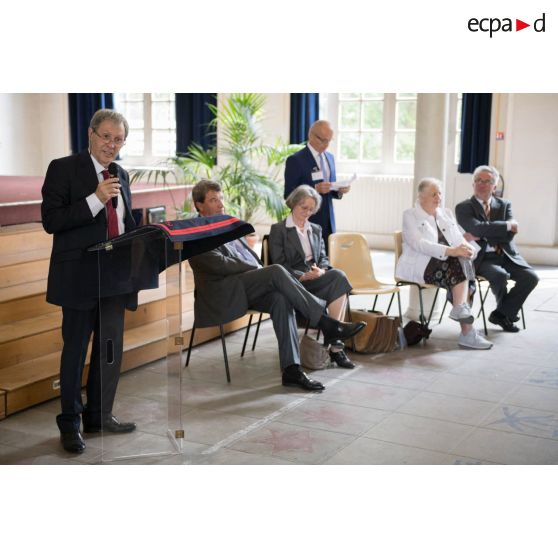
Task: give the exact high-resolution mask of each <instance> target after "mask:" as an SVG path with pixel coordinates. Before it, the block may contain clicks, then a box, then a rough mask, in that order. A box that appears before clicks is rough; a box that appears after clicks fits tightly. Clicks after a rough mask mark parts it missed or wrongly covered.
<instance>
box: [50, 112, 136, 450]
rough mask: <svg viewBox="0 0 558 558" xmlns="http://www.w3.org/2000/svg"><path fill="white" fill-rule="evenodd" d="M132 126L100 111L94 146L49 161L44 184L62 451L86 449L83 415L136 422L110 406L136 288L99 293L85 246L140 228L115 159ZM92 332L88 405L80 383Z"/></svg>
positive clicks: (107, 428)
mask: <svg viewBox="0 0 558 558" xmlns="http://www.w3.org/2000/svg"><path fill="white" fill-rule="evenodd" d="M128 129H129V128H128V123H127V122H126V119H125V118H124V116H122V115H121V114H119V113H118V112H115V111H112V110H107V109H102V110H99V111H97V112H96V113H95V114H94V115H93V117H92V119H91V123H90V127H89V130H88V134H89V149H88V150H86V151H82V152H81V153H78V154H77V155H70V156H69V157H63V158H61V159H55V160H54V161H52V162H51V163H50V165H49V167H48V170H47V173H46V177H45V182H44V185H43V189H42V195H43V203H42V205H41V215H42V221H43V227H44V229H45V230H46V232H47V233H49V234H53V235H54V239H53V245H52V254H51V259H50V268H49V273H48V287H47V295H46V299H47V302H50V303H51V304H56V305H58V306H61V307H62V340H63V348H62V356H61V361H60V402H61V406H62V411H61V413H60V414H59V415H58V416H57V417H56V422H57V424H58V428H59V430H60V439H61V442H62V445H63V447H64V449H65V450H66V451H69V452H73V453H81V452H83V450H84V449H85V442H84V440H83V437H82V435H81V432H80V419H82V420H83V430H84V432H100V431H101V430H102V431H103V432H115V433H124V432H131V431H132V430H134V429H135V427H136V425H135V424H134V423H123V422H120V421H119V420H118V419H117V418H116V417H114V416H113V414H112V406H113V402H114V397H115V394H116V387H117V385H118V378H119V376H120V365H121V362H122V345H123V341H122V339H123V330H124V310H125V308H128V309H130V310H135V309H136V308H137V293H133V294H123V295H116V296H108V297H105V298H98V287H97V278H98V273H99V272H98V269H97V259H96V257H94V256H92V255H91V254H90V253H88V252H87V248H88V247H89V246H92V245H93V244H96V243H99V242H104V241H106V240H108V239H110V238H113V237H115V236H118V235H119V234H122V233H124V232H126V231H129V230H131V229H133V228H134V227H135V222H134V219H133V217H132V200H131V194H130V187H129V178H128V173H127V172H126V171H125V170H124V169H122V168H121V167H119V166H118V165H116V164H115V163H114V160H115V159H116V157H117V156H118V153H119V151H120V149H121V148H122V146H123V145H124V144H125V142H126V137H127V136H128ZM100 316H102V328H100V327H99V326H100V323H99V318H100ZM91 333H93V345H92V351H91V359H90V365H89V377H88V380H87V388H86V391H87V405H86V406H84V405H83V404H82V399H81V383H82V374H83V368H84V365H85V357H86V354H87V347H88V344H89V339H90V337H91Z"/></svg>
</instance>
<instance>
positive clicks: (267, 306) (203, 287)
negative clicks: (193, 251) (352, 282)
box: [188, 180, 365, 391]
mask: <svg viewBox="0 0 558 558" xmlns="http://www.w3.org/2000/svg"><path fill="white" fill-rule="evenodd" d="M192 200H193V201H194V204H195V206H196V209H197V210H198V212H199V214H200V215H201V216H202V217H211V216H213V215H223V214H224V213H225V206H224V203H223V193H222V191H221V186H220V185H219V184H218V183H217V182H214V181H212V180H202V181H200V182H198V183H197V184H196V185H195V186H194V189H193V190H192ZM188 261H189V262H190V265H191V267H192V269H193V271H194V280H195V283H196V298H195V302H194V304H195V306H194V312H195V317H196V326H199V327H210V326H214V325H218V324H223V323H226V322H230V321H232V320H235V319H237V318H240V317H241V316H244V314H246V311H247V310H248V308H253V309H254V310H258V311H260V312H266V313H269V314H270V315H271V320H272V322H273V328H274V330H275V335H276V337H277V342H278V344H279V363H280V366H281V369H282V371H283V377H282V383H283V385H284V386H294V387H301V388H302V389H305V390H308V391H321V390H323V389H324V385H323V384H322V383H321V382H318V381H316V380H311V379H310V378H309V377H308V376H307V375H306V373H305V372H304V371H303V370H302V369H301V367H300V347H299V340H298V332H297V328H296V319H295V313H294V310H295V309H296V310H298V311H299V312H300V313H301V314H302V315H303V316H304V317H305V318H306V319H308V320H309V321H310V324H311V325H316V326H318V327H319V328H320V329H321V330H322V331H323V333H324V343H325V344H327V345H331V344H340V343H341V341H343V340H344V339H349V338H350V337H352V336H353V335H356V334H357V333H358V332H359V331H360V330H361V329H362V328H363V327H364V326H365V324H364V322H358V323H344V322H340V321H338V320H335V319H333V318H330V317H329V316H328V315H327V314H326V313H325V310H324V302H323V301H322V300H320V299H318V298H316V297H315V296H314V295H312V294H310V293H309V292H308V291H307V290H306V289H305V288H304V287H303V286H302V285H301V284H300V282H299V281H297V280H296V279H294V278H293V277H291V275H290V274H289V273H288V272H287V270H286V269H285V268H284V267H282V266H280V265H270V266H267V267H262V263H261V261H260V259H259V258H258V256H257V255H256V254H255V253H254V252H253V251H252V250H251V249H250V248H249V247H248V246H247V244H246V243H245V242H243V241H242V240H233V241H232V242H228V243H227V244H223V245H222V246H220V247H219V248H216V249H214V250H211V251H209V252H205V253H204V254H201V255H199V256H195V257H193V258H190V259H189V260H188Z"/></svg>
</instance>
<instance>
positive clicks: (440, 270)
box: [424, 256, 475, 291]
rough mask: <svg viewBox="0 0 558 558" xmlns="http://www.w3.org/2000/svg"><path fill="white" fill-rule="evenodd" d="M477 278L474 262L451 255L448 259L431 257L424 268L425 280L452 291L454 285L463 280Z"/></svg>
mask: <svg viewBox="0 0 558 558" xmlns="http://www.w3.org/2000/svg"><path fill="white" fill-rule="evenodd" d="M466 280H469V281H473V285H474V280H475V272H474V269H473V264H472V262H471V261H470V260H465V259H462V260H461V259H459V258H454V257H453V256H450V257H449V258H448V259H447V260H438V259H437V258H430V261H429V262H428V265H427V266H426V269H425V270H424V282H425V283H428V284H430V285H436V286H437V287H441V288H443V289H447V290H448V291H451V289H452V287H455V285H458V284H459V283H462V282H463V281H466Z"/></svg>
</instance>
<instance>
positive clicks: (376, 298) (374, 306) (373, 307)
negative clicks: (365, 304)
mask: <svg viewBox="0 0 558 558" xmlns="http://www.w3.org/2000/svg"><path fill="white" fill-rule="evenodd" d="M376 302H378V295H376V296H375V297H374V304H373V305H372V312H374V310H376Z"/></svg>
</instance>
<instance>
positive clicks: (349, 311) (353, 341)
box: [347, 296, 355, 352]
mask: <svg viewBox="0 0 558 558" xmlns="http://www.w3.org/2000/svg"><path fill="white" fill-rule="evenodd" d="M350 300H351V297H350V296H347V317H348V318H349V322H352V321H353V317H352V316H351V302H350ZM351 351H353V352H354V351H355V338H354V336H353V337H351Z"/></svg>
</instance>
